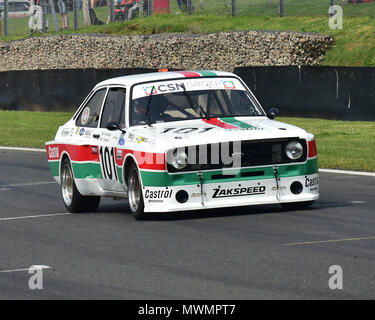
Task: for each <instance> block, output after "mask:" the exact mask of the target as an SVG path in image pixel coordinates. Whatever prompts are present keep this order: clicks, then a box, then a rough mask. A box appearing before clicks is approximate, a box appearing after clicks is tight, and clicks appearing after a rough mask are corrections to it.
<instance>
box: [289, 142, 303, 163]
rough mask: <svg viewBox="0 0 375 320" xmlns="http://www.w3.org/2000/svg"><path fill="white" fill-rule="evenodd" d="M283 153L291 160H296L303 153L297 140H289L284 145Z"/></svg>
mask: <svg viewBox="0 0 375 320" xmlns="http://www.w3.org/2000/svg"><path fill="white" fill-rule="evenodd" d="M285 153H286V155H287V156H288V158H289V159H291V160H297V159H299V158H301V156H302V154H303V147H302V144H300V143H299V142H298V141H292V142H289V143H288V144H287V145H286V147H285Z"/></svg>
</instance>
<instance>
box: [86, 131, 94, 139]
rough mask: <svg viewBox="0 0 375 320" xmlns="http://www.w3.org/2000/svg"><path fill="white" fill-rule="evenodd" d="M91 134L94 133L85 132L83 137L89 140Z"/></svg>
mask: <svg viewBox="0 0 375 320" xmlns="http://www.w3.org/2000/svg"><path fill="white" fill-rule="evenodd" d="M93 132H94V131H93V130H85V132H84V137H85V138H90V137H91V135H92V133H93Z"/></svg>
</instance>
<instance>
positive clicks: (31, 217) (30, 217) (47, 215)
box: [0, 212, 72, 222]
mask: <svg viewBox="0 0 375 320" xmlns="http://www.w3.org/2000/svg"><path fill="white" fill-rule="evenodd" d="M71 214H72V213H70V212H64V213H52V214H40V215H33V216H21V217H9V218H0V222H1V221H11V220H21V219H34V218H46V217H58V216H68V215H71Z"/></svg>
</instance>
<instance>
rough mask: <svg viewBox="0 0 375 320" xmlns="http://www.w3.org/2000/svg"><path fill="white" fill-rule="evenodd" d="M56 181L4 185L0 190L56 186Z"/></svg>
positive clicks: (0, 186)
mask: <svg viewBox="0 0 375 320" xmlns="http://www.w3.org/2000/svg"><path fill="white" fill-rule="evenodd" d="M54 183H56V182H55V181H40V182H24V183H13V184H3V185H0V188H9V187H12V188H17V187H28V186H40V185H43V184H54Z"/></svg>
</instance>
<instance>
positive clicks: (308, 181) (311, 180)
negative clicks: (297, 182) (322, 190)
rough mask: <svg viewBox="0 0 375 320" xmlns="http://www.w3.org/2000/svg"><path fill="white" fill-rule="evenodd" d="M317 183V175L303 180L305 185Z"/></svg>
mask: <svg viewBox="0 0 375 320" xmlns="http://www.w3.org/2000/svg"><path fill="white" fill-rule="evenodd" d="M317 185H319V177H314V178H306V180H305V187H306V188H309V187H315V186H317Z"/></svg>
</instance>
